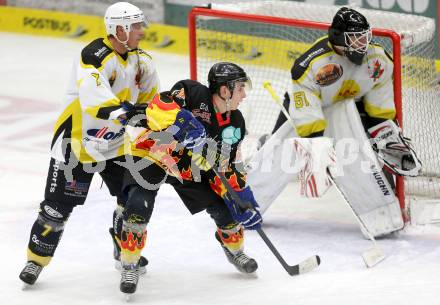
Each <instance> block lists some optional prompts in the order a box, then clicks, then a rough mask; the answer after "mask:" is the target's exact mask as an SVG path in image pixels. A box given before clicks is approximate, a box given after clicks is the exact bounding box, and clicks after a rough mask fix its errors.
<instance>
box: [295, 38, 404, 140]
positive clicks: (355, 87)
mask: <svg viewBox="0 0 440 305" xmlns="http://www.w3.org/2000/svg"><path fill="white" fill-rule="evenodd" d="M291 73H292V83H293V90H292V95H291V100H292V103H291V106H290V109H289V111H290V113H291V116H292V118H293V120H294V122H295V125H296V129H297V133H298V135H299V136H301V137H306V136H308V135H310V134H313V133H316V132H320V131H323V130H325V128H326V126H327V122H326V119H325V117H324V115H323V111H322V108H323V107H329V106H331V105H333V104H334V103H337V102H339V101H341V100H345V99H347V98H354V99H355V100H357V101H360V100H361V101H362V102H363V103H364V108H365V111H366V112H367V114H368V115H369V116H370V117H374V118H382V119H394V117H395V114H396V111H395V105H394V94H393V81H392V76H393V62H392V59H391V58H390V57H389V55H388V54H387V53H386V52H385V50H384V49H383V48H382V47H381V46H379V45H375V44H370V45H369V47H368V51H367V54H366V55H365V57H364V59H363V62H362V65H355V64H354V63H352V62H350V61H349V60H348V58H347V57H345V56H341V55H338V54H337V53H336V52H335V51H334V50H333V48H332V46H331V44H330V43H329V41H328V38H327V37H324V38H321V39H319V40H318V41H317V42H315V44H314V45H313V46H312V47H311V48H310V49H309V50H308V51H307V52H305V53H304V54H303V55H301V56H300V57H299V58H297V59H296V60H295V63H294V65H293V67H292V70H291Z"/></svg>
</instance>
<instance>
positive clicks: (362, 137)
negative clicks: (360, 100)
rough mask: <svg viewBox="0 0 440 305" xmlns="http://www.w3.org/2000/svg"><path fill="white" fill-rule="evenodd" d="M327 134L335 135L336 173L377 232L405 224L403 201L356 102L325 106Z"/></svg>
mask: <svg viewBox="0 0 440 305" xmlns="http://www.w3.org/2000/svg"><path fill="white" fill-rule="evenodd" d="M324 114H325V117H326V118H327V120H328V127H327V129H326V133H325V134H326V135H327V136H331V137H333V138H334V141H335V150H336V156H337V160H338V162H337V173H336V176H335V177H334V180H335V183H337V184H338V186H339V188H340V189H341V191H342V192H343V193H344V195H345V197H346V198H347V200H348V202H349V204H350V205H351V206H352V208H353V210H354V211H355V212H356V214H358V215H359V217H360V218H361V219H362V221H363V222H364V224H365V226H366V227H367V229H368V230H369V232H370V233H371V235H373V236H380V235H385V234H388V233H391V232H394V231H396V230H400V229H402V228H403V226H404V223H403V219H402V212H401V209H400V205H399V201H398V199H397V197H396V196H395V194H394V192H393V190H392V188H391V185H390V184H389V183H388V181H387V179H386V177H385V175H384V173H383V171H382V168H381V166H380V164H379V162H378V159H377V156H376V154H375V152H374V151H373V149H372V147H371V144H370V142H369V140H368V138H367V136H366V133H365V130H364V127H363V125H362V122H361V119H360V116H359V113H358V111H357V109H356V105H355V102H354V101H353V100H348V101H344V102H339V103H337V104H335V105H333V106H332V107H329V108H327V109H325V110H324Z"/></svg>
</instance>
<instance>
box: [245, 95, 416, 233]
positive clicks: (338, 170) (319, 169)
mask: <svg viewBox="0 0 440 305" xmlns="http://www.w3.org/2000/svg"><path fill="white" fill-rule="evenodd" d="M324 112H325V113H324V115H325V117H326V119H327V122H328V126H327V128H326V131H325V136H326V137H331V138H333V140H334V143H335V144H336V150H335V155H336V160H337V162H336V163H334V161H335V159H334V157H332V149H331V147H329V146H328V145H327V144H328V141H323V140H322V138H321V139H320V138H314V139H300V140H302V142H299V141H298V138H297V134H296V132H295V131H294V130H293V128H292V126H291V124H290V122H289V121H287V122H285V123H284V124H283V125H282V126H281V128H280V129H279V130H278V131H277V132H276V133H275V134H273V135H272V136H271V137H270V138H269V140H268V141H267V142H266V143H265V144H264V146H263V147H262V149H260V150H259V151H258V152H257V154H256V155H255V156H254V157H253V158H252V160H251V161H250V169H249V174H248V184H249V185H250V186H251V188H252V189H253V190H254V195H255V198H256V200H257V201H258V202H259V204H260V207H261V211H262V212H264V211H266V210H267V208H268V207H269V206H270V205H271V204H272V203H273V201H274V200H275V199H276V197H277V195H278V194H279V193H280V192H281V191H282V190H283V189H284V188H285V186H286V185H287V183H289V182H290V181H292V180H293V179H294V178H295V177H296V176H297V175H298V174H299V178H300V179H301V180H302V181H301V183H302V188H301V189H302V192H303V193H304V195H305V196H308V197H319V196H320V195H322V194H324V193H325V191H326V190H327V188H328V187H329V183H328V181H327V174H326V168H327V167H329V169H330V171H331V173H332V175H333V176H334V182H335V183H337V185H338V186H339V188H340V190H341V192H343V194H344V195H345V197H346V199H347V201H348V203H349V204H350V205H351V207H352V208H353V210H354V211H355V212H356V214H358V215H359V217H360V218H361V219H362V222H363V223H364V224H365V227H366V228H367V229H368V231H369V232H370V233H371V235H373V236H381V235H385V234H389V233H391V232H394V231H397V230H400V229H401V228H403V226H404V223H403V219H402V215H401V210H400V205H399V201H398V199H397V197H396V195H395V194H394V190H393V187H392V185H391V184H390V183H389V182H388V180H387V178H386V176H385V174H384V172H383V171H382V165H383V164H385V165H386V167H387V168H390V169H391V170H392V171H393V172H394V173H398V174H400V175H411V176H413V175H417V174H418V172H419V170H420V167H421V164H420V161H419V160H418V159H417V157H416V155H415V153H414V150H413V149H412V148H411V146H410V144H409V143H408V142H406V140H405V139H404V138H403V136H402V135H401V133H400V131H399V128H398V127H397V126H396V125H395V124H394V123H393V122H392V121H386V122H384V123H381V124H379V125H377V126H374V127H372V128H371V129H370V130H369V132H370V133H371V137H372V138H371V139H369V138H368V137H367V134H366V132H365V129H364V127H363V125H362V122H361V119H360V116H359V113H358V111H357V109H356V106H355V102H354V100H348V101H346V102H341V103H337V104H335V105H334V106H333V107H329V108H326V109H324ZM304 140H306V142H305V141H304ZM307 141H308V142H307ZM370 141H372V142H373V145H371V144H370ZM295 143H296V145H298V143H302V144H301V145H300V149H299V150H298V147H295ZM326 143H327V144H326ZM366 143H367V144H366ZM280 144H282V145H286V144H287V145H291V149H290V152H292V151H293V152H294V153H293V154H290V156H289V157H290V158H291V160H290V164H293V163H294V162H295V160H296V159H297V158H303V159H302V161H301V162H300V163H301V165H302V167H300V169H299V170H298V171H296V172H292V171H288V170H286V167H285V165H284V166H283V164H282V163H281V162H282V160H285V159H286V155H285V152H286V151H289V150H287V149H285V147H282V148H281V147H280ZM316 144H319V145H316ZM323 148H324V149H323ZM318 177H319V178H318ZM313 179H315V182H318V183H316V184H315V185H314V186H315V187H316V188H315V189H314V190H313V188H311V187H310V185H313ZM267 181H276V185H271V184H268V183H267ZM360 186H362V187H360Z"/></svg>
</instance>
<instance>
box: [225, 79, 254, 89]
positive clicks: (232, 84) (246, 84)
mask: <svg viewBox="0 0 440 305" xmlns="http://www.w3.org/2000/svg"><path fill="white" fill-rule="evenodd" d="M226 85H227V87H228V89H229V91H231V93H233V92H234V91H235V89H236V88H239V87H241V88H244V90H245V92H246V93H248V92H249V91H251V90H252V81H251V79H250V78H249V77H242V78H238V79H234V80H231V81H229V82H227V83H226Z"/></svg>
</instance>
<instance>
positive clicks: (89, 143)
mask: <svg viewBox="0 0 440 305" xmlns="http://www.w3.org/2000/svg"><path fill="white" fill-rule="evenodd" d="M158 90H159V78H158V75H157V72H156V69H155V67H154V65H153V62H152V59H151V57H150V56H149V55H148V54H147V53H145V52H144V51H142V50H139V49H138V50H133V51H129V52H128V53H127V54H125V55H124V56H121V55H120V54H118V53H117V52H115V51H114V50H113V48H112V45H111V43H110V41H108V39H103V38H99V39H96V40H94V41H93V42H91V43H90V44H89V45H87V46H86V47H85V48H84V49H83V50H82V51H81V55H80V56H79V58H77V59H76V60H75V61H74V65H73V68H72V72H71V77H70V82H69V84H68V90H67V96H66V98H65V101H64V103H63V107H62V111H61V114H60V116H59V117H58V120H57V122H56V124H55V128H54V136H53V141H52V147H51V150H52V157H53V158H55V159H57V160H61V161H64V160H65V154H66V150H65V148H64V149H63V144H62V143H63V140H64V142H65V139H71V143H72V145H71V147H72V151H73V152H74V153H75V156H76V157H77V158H78V160H79V161H80V162H82V163H90V162H96V161H103V160H108V159H111V158H114V157H117V156H120V155H123V154H124V147H123V144H124V143H123V142H124V132H125V128H124V126H122V125H121V123H120V122H119V121H118V120H117V118H118V116H119V115H121V114H123V113H125V111H124V110H123V109H122V108H121V102H123V101H129V102H130V103H132V104H139V103H148V102H149V101H150V100H151V99H152V98H153V96H154V95H155V93H156V92H158ZM64 146H65V145H64Z"/></svg>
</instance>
